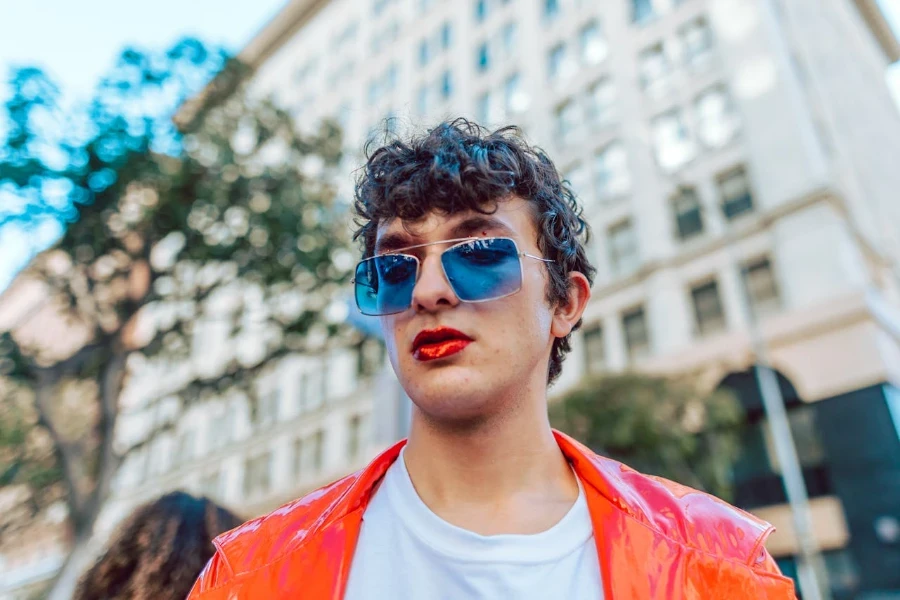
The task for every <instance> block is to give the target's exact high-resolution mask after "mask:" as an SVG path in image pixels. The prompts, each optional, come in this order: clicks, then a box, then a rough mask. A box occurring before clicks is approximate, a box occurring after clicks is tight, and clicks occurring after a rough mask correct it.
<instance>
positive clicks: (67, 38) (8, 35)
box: [0, 0, 900, 291]
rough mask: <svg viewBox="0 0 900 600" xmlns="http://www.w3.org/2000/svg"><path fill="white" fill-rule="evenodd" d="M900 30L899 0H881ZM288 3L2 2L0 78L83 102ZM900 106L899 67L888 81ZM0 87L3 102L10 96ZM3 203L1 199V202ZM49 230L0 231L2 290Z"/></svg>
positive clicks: (234, 39) (253, 28)
mask: <svg viewBox="0 0 900 600" xmlns="http://www.w3.org/2000/svg"><path fill="white" fill-rule="evenodd" d="M878 2H879V4H880V5H881V7H882V10H884V12H885V14H886V15H887V16H888V18H889V19H890V20H891V21H892V23H893V24H894V28H895V29H896V30H897V31H900V0H878ZM285 3H286V0H154V1H152V2H147V1H146V0H144V1H140V0H0V15H2V17H3V18H2V19H0V77H2V81H5V79H6V76H7V74H8V71H9V68H10V67H12V66H17V65H37V66H40V67H42V68H43V69H44V70H45V71H47V72H48V73H49V74H50V75H51V76H52V77H53V78H54V79H55V80H56V81H57V83H58V84H59V85H60V86H61V87H62V90H63V94H64V99H65V100H66V101H68V102H73V101H78V100H85V99H87V98H88V97H89V96H90V93H91V90H92V89H93V87H94V84H95V83H96V82H97V80H98V79H99V77H100V76H101V75H102V74H103V73H104V72H105V71H106V70H107V68H109V67H110V66H111V64H112V61H113V60H114V58H115V57H116V56H117V54H118V52H119V50H121V49H122V48H123V47H124V46H126V45H135V46H138V47H144V48H157V49H161V48H165V47H167V46H168V45H170V44H171V43H172V42H174V41H175V40H176V39H178V38H179V37H182V36H184V35H196V36H197V37H200V38H201V39H203V40H205V41H207V42H210V43H217V44H221V45H224V46H225V47H226V48H228V49H230V50H233V51H237V50H239V49H240V48H241V47H242V46H243V44H244V43H245V42H246V41H247V40H249V39H250V38H251V37H252V36H253V34H254V33H256V32H257V31H258V30H259V29H260V28H261V27H262V26H263V25H264V24H265V23H266V21H268V20H269V19H270V18H271V17H272V16H273V15H274V14H275V13H276V12H277V10H278V9H279V8H281V7H282V6H283V5H284V4H285ZM888 79H889V82H890V84H891V86H892V88H893V89H894V90H895V95H896V96H897V98H898V103H900V64H898V65H896V66H895V67H894V69H892V71H891V74H890V75H889V76H888ZM5 96H6V90H5V85H4V86H0V99H2V98H5ZM2 201H3V198H2V197H0V202H2ZM58 235H59V231H58V229H57V228H56V227H54V226H52V225H48V226H47V227H45V228H42V229H38V230H37V231H33V232H31V233H30V234H28V235H26V234H24V233H22V232H20V231H15V230H9V228H7V230H5V231H0V291H2V290H4V289H5V288H6V287H7V285H8V284H9V282H10V280H11V279H12V277H13V275H14V273H15V272H16V271H17V270H18V269H20V268H21V267H22V266H23V265H24V263H25V262H27V260H28V259H29V256H30V254H31V249H36V248H40V247H44V246H46V245H48V244H50V243H52V242H53V240H54V239H55V238H56V236H58Z"/></svg>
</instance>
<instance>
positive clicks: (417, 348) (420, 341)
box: [412, 327, 473, 361]
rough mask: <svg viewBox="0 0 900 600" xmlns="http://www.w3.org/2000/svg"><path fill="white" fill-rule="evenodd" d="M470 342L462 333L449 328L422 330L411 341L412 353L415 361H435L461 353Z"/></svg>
mask: <svg viewBox="0 0 900 600" xmlns="http://www.w3.org/2000/svg"><path fill="white" fill-rule="evenodd" d="M472 341H473V340H472V338H470V337H469V336H467V335H466V334H464V333H463V332H461V331H457V330H456V329H451V328H450V327H438V328H436V329H423V330H422V331H420V332H419V335H417V336H416V339H415V340H413V345H412V353H413V356H414V357H415V359H416V360H421V361H429V360H435V359H438V358H445V357H447V356H452V355H453V354H456V353H457V352H462V350H463V349H464V348H465V347H466V346H468V345H469V344H471V343H472Z"/></svg>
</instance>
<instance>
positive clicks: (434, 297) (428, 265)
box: [412, 251, 460, 310]
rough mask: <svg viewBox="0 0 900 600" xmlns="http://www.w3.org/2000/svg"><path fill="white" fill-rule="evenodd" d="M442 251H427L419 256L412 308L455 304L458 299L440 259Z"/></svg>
mask: <svg viewBox="0 0 900 600" xmlns="http://www.w3.org/2000/svg"><path fill="white" fill-rule="evenodd" d="M442 254H443V253H442V252H440V251H438V252H428V253H426V254H425V255H423V256H421V257H420V258H419V273H418V278H417V280H416V284H415V287H413V297H412V304H413V308H416V309H418V308H419V307H421V308H423V309H425V310H434V309H436V308H437V307H438V306H440V305H448V306H456V305H457V304H459V302H460V300H459V298H457V296H456V293H455V292H454V291H453V288H452V287H451V286H450V281H449V280H448V279H447V274H446V273H445V272H444V266H443V263H442V261H441V256H442Z"/></svg>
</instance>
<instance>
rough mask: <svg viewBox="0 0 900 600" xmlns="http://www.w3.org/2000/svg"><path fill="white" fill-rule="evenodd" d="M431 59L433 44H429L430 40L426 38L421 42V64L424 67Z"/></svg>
mask: <svg viewBox="0 0 900 600" xmlns="http://www.w3.org/2000/svg"><path fill="white" fill-rule="evenodd" d="M429 60H431V46H429V45H428V40H427V39H424V40H422V41H421V42H419V65H420V66H423V67H424V66H425V65H427V64H428V61H429Z"/></svg>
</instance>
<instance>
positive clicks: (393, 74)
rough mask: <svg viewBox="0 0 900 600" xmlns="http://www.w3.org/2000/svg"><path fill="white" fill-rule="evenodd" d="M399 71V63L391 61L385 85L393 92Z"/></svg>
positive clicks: (386, 73)
mask: <svg viewBox="0 0 900 600" xmlns="http://www.w3.org/2000/svg"><path fill="white" fill-rule="evenodd" d="M399 71H400V69H398V68H397V63H391V65H390V66H389V67H388V69H387V71H386V72H385V74H384V87H385V89H387V90H388V91H389V92H393V91H394V89H396V87H397V76H398V73H399Z"/></svg>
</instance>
